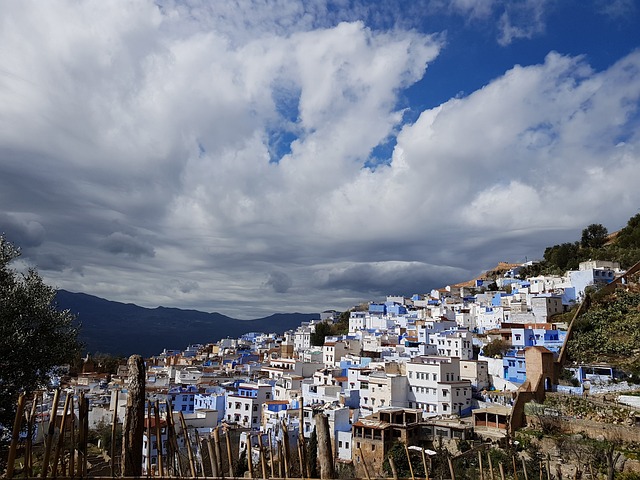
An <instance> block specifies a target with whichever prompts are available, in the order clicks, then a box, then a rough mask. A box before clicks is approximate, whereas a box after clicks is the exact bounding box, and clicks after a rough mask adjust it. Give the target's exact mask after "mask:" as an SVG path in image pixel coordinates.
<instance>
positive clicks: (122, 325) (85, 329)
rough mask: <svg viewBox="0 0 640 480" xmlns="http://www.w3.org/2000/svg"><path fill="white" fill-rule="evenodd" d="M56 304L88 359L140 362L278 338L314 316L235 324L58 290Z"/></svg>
mask: <svg viewBox="0 0 640 480" xmlns="http://www.w3.org/2000/svg"><path fill="white" fill-rule="evenodd" d="M56 304H57V307H58V308H59V309H65V310H66V309H68V310H70V311H71V313H73V314H74V315H76V316H77V319H78V321H79V322H80V324H81V328H80V340H81V341H82V342H83V343H84V345H85V350H86V351H87V352H91V353H98V352H100V353H109V354H112V355H123V356H128V355H132V354H136V353H137V354H140V355H142V356H144V357H148V356H152V355H157V354H159V353H161V352H162V351H163V350H164V349H165V348H166V349H179V350H183V349H184V348H186V347H187V346H188V345H191V344H195V343H210V342H216V341H218V340H220V339H221V338H227V337H230V338H238V337H240V336H242V335H243V334H245V333H248V332H275V333H282V332H284V331H286V330H291V329H295V328H296V327H298V326H299V325H300V323H301V322H307V321H309V320H311V319H317V318H320V315H319V314H318V313H276V314H273V315H270V316H268V317H264V318H258V319H255V320H238V319H235V318H231V317H228V316H226V315H222V314H220V313H206V312H200V311H197V310H182V309H179V308H166V307H157V308H145V307H140V306H138V305H135V304H132V303H120V302H113V301H110V300H105V299H103V298H99V297H95V296H93V295H87V294H85V293H73V292H68V291H66V290H58V292H57V295H56Z"/></svg>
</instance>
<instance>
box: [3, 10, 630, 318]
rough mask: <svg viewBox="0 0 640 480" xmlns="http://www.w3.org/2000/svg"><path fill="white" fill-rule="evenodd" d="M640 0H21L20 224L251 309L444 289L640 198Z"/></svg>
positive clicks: (72, 281) (134, 297)
mask: <svg viewBox="0 0 640 480" xmlns="http://www.w3.org/2000/svg"><path fill="white" fill-rule="evenodd" d="M639 26H640V2H636V1H625V0H615V1H604V0H602V1H600V0H593V1H584V0H555V1H552V0H518V1H515V0H514V1H506V0H450V1H445V0H424V1H419V0H395V1H393V0H387V1H384V2H376V1H370V2H367V1H349V0H335V1H329V0H315V1H304V2H303V1H289V0H273V1H267V0H236V1H224V2H210V1H197V0H193V1H171V0H157V1H155V2H152V1H142V0H135V1H124V0H123V1H118V2H105V1H91V0H87V1H81V2H79V1H63V0H53V1H50V2H38V1H29V0H26V1H18V0H0V232H3V233H4V234H5V235H6V238H7V239H8V240H10V241H12V242H13V243H14V244H16V245H17V246H20V247H21V249H22V257H21V261H22V263H21V264H20V265H19V267H22V266H25V265H31V266H35V267H36V268H37V269H38V271H39V272H40V274H41V275H42V277H43V278H44V279H45V281H46V282H47V283H49V284H51V285H53V286H55V287H57V288H62V289H66V290H70V291H73V292H84V293H88V294H92V295H97V296H100V297H103V298H107V299H109V300H115V301H121V302H131V303H136V304H138V305H141V306H146V307H156V306H160V305H162V306H167V307H178V308H189V309H197V310H202V311H209V312H212V311H217V312H220V313H224V314H226V315H229V316H232V317H234V318H257V317H261V316H266V315H269V314H271V313H275V312H294V311H297V312H319V311H322V310H326V309H338V310H341V309H346V308H349V307H351V306H354V305H356V304H359V303H361V302H366V301H380V300H384V299H385V297H386V295H412V294H415V293H427V292H429V291H430V290H431V289H433V288H440V287H443V286H445V285H448V284H453V283H457V282H461V281H465V280H468V279H471V278H473V277H475V276H476V275H478V274H479V273H480V272H482V271H484V270H487V269H489V268H491V267H493V266H495V265H496V264H497V262H499V261H507V262H524V261H526V260H533V259H538V258H541V257H542V254H543V252H544V248H545V247H547V246H550V245H554V244H557V243H562V242H567V241H575V240H578V239H579V238H580V234H581V231H582V229H583V228H585V227H586V226H588V225H590V224H592V223H601V224H603V225H604V226H605V227H607V228H608V229H609V231H615V230H618V229H620V228H621V227H623V226H624V225H625V224H626V222H627V220H628V219H629V218H630V217H631V216H633V215H635V214H636V213H637V212H638V211H639V208H640V188H638V185H640V108H639V107H640V27H639Z"/></svg>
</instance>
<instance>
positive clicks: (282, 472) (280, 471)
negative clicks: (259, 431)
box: [278, 440, 286, 478]
mask: <svg viewBox="0 0 640 480" xmlns="http://www.w3.org/2000/svg"><path fill="white" fill-rule="evenodd" d="M278 476H279V477H280V478H284V477H285V476H286V473H285V470H284V458H283V455H282V440H278Z"/></svg>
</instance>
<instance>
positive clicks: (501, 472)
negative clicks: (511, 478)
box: [498, 462, 504, 480]
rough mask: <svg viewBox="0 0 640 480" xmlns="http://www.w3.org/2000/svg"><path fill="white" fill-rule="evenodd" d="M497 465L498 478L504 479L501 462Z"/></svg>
mask: <svg viewBox="0 0 640 480" xmlns="http://www.w3.org/2000/svg"><path fill="white" fill-rule="evenodd" d="M498 467H500V478H501V479H502V480H504V468H502V462H500V463H499V464H498Z"/></svg>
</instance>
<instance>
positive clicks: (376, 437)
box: [352, 408, 422, 478]
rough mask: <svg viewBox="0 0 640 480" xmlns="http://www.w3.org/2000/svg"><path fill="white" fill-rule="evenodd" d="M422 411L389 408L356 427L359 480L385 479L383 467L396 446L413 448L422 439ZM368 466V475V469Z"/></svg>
mask: <svg viewBox="0 0 640 480" xmlns="http://www.w3.org/2000/svg"><path fill="white" fill-rule="evenodd" d="M421 420H422V411H421V410H417V409H411V408H386V409H383V410H379V411H378V412H376V413H374V414H373V415H370V416H368V417H366V418H362V419H360V420H358V421H357V422H356V423H354V424H353V440H352V448H353V450H352V451H353V464H354V466H355V470H356V471H355V474H356V477H358V478H365V477H366V476H367V473H368V474H369V476H371V477H378V478H380V477H384V474H383V472H382V464H383V462H384V460H385V458H386V457H387V454H388V453H389V449H390V448H391V446H392V445H393V443H394V442H397V441H400V442H403V443H406V444H408V445H411V444H413V443H415V442H416V441H417V440H418V439H419V438H420V436H421V423H420V421H421ZM364 465H366V472H365V467H364Z"/></svg>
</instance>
